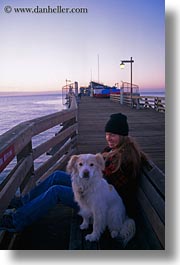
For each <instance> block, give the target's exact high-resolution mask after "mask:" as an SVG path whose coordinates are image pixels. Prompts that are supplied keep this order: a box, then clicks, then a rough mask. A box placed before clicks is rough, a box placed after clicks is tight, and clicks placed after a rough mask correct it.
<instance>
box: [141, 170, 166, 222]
mask: <svg viewBox="0 0 180 265" xmlns="http://www.w3.org/2000/svg"><path fill="white" fill-rule="evenodd" d="M140 186H141V189H142V190H143V192H144V193H145V194H146V196H147V198H148V200H149V201H150V202H151V204H152V206H153V207H154V209H155V210H156V212H157V213H158V215H159V217H160V218H161V220H162V222H163V223H165V202H164V199H163V198H162V197H161V195H160V194H159V193H158V191H157V190H156V189H155V187H154V186H153V185H152V183H151V182H150V181H149V179H148V178H147V176H145V175H142V176H141V182H140Z"/></svg>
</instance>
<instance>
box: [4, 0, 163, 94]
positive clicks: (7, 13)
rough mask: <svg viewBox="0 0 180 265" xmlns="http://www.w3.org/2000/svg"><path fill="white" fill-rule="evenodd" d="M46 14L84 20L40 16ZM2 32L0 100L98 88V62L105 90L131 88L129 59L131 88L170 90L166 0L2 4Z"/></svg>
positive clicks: (33, 0) (11, 0)
mask: <svg viewBox="0 0 180 265" xmlns="http://www.w3.org/2000/svg"><path fill="white" fill-rule="evenodd" d="M48 6H49V10H50V9H51V10H52V9H53V8H54V9H55V8H57V7H58V6H59V7H60V6H61V9H62V8H76V9H78V11H79V10H80V8H86V10H87V13H44V14H43V13H37V11H38V10H39V11H40V10H42V8H47V7H48ZM27 7H28V8H30V9H31V10H32V12H34V13H32V12H31V13H30V12H24V13H23V12H22V8H27ZM17 8H21V11H19V12H17ZM15 9H16V12H15ZM28 10H29V9H28ZM56 10H57V9H56ZM26 11H27V10H26ZM0 25H1V26H0V39H1V42H0V70H1V74H0V92H8V91H14V92H16V91H21V92H26V91H37V92H38V91H53V90H58V89H61V87H62V86H63V85H65V83H66V81H65V80H66V79H69V80H71V81H72V82H74V81H78V83H79V86H85V85H88V84H89V82H90V80H91V78H92V79H93V80H94V81H98V57H99V81H100V82H102V83H104V84H107V85H114V84H115V83H119V84H120V83H121V81H122V80H123V81H127V82H130V64H126V66H125V68H124V69H123V70H121V69H120V67H119V65H120V62H121V60H129V59H130V57H131V56H132V57H133V59H134V63H133V83H135V84H137V85H139V87H140V89H141V90H143V89H147V90H152V89H157V90H164V89H165V4H164V0H102V1H97V0H53V1H50V0H39V1H38V0H31V1H30V0H27V1H23V0H21V1H20V0H16V1H14V0H6V1H4V0H1V1H0Z"/></svg>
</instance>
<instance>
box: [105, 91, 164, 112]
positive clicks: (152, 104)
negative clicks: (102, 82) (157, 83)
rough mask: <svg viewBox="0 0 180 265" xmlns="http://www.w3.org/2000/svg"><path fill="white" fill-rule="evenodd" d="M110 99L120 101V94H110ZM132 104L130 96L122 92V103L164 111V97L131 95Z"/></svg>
mask: <svg viewBox="0 0 180 265" xmlns="http://www.w3.org/2000/svg"><path fill="white" fill-rule="evenodd" d="M110 100H112V101H115V102H119V103H120V102H122V101H121V94H120V95H115V94H111V95H110ZM132 101H133V104H132V103H131V96H130V95H126V94H123V104H127V105H129V106H131V107H136V108H137V109H140V108H149V109H154V110H156V111H162V112H165V108H166V106H165V97H159V96H136V95H134V96H132Z"/></svg>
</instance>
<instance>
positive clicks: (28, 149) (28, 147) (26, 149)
mask: <svg viewBox="0 0 180 265" xmlns="http://www.w3.org/2000/svg"><path fill="white" fill-rule="evenodd" d="M30 154H32V141H30V142H29V143H28V144H27V145H26V146H25V147H24V148H23V150H22V151H21V152H20V153H19V154H18V155H17V162H19V161H20V160H21V159H23V158H25V157H26V156H28V155H30ZM32 176H34V163H33V161H32V166H31V168H30V170H29V172H28V173H27V175H26V176H25V178H24V181H23V182H22V183H21V186H20V192H23V191H24V188H25V187H26V186H27V184H28V182H30V181H32V182H30V183H29V184H30V186H31V185H32V186H33V185H34V184H35V183H33V179H31V177H32ZM29 184H28V187H29Z"/></svg>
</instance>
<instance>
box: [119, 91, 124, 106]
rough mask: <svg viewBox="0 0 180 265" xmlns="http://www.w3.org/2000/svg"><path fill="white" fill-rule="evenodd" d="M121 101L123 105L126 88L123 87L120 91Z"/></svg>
mask: <svg viewBox="0 0 180 265" xmlns="http://www.w3.org/2000/svg"><path fill="white" fill-rule="evenodd" d="M120 103H121V105H123V103H124V88H123V87H121V91H120Z"/></svg>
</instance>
